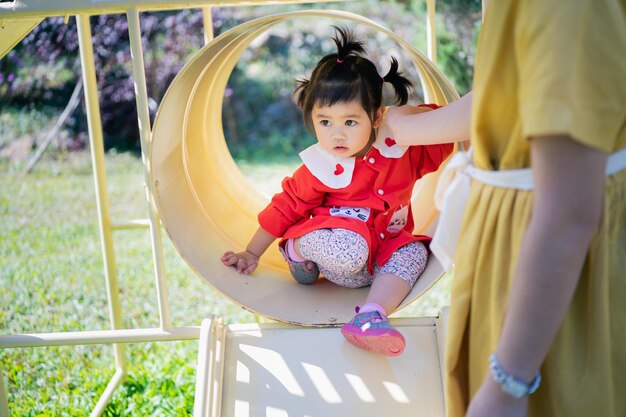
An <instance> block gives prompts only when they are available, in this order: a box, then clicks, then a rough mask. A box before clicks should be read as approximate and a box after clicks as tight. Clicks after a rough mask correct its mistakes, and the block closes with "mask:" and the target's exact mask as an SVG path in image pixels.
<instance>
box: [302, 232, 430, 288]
mask: <svg viewBox="0 0 626 417" xmlns="http://www.w3.org/2000/svg"><path fill="white" fill-rule="evenodd" d="M300 253H301V254H302V256H303V257H304V258H305V259H307V260H310V261H313V262H315V263H316V264H317V266H318V268H319V270H320V272H321V274H322V275H324V277H325V278H326V279H327V280H329V281H331V282H334V283H335V284H337V285H341V286H342V287H348V288H359V287H365V286H367V285H371V284H372V282H373V281H374V279H375V278H376V277H377V276H378V275H380V274H385V273H387V274H393V275H395V276H397V277H400V278H401V279H403V280H404V281H406V282H407V283H408V284H409V285H410V286H411V287H413V285H415V282H416V281H417V278H419V276H420V275H421V274H422V272H424V269H425V268H426V261H427V260H428V251H427V249H426V246H424V244H423V243H422V242H411V243H409V244H407V245H404V246H402V247H400V248H399V249H398V250H396V251H395V252H394V253H393V255H391V258H390V259H389V261H387V263H386V264H385V265H383V266H382V267H381V266H379V265H378V264H376V263H375V264H374V274H373V275H372V274H370V273H369V271H368V269H367V259H368V257H369V248H368V246H367V242H366V241H365V239H364V238H363V236H361V235H360V234H358V233H356V232H353V231H350V230H346V229H320V230H315V231H313V232H311V233H308V234H306V235H304V236H302V237H301V238H300Z"/></svg>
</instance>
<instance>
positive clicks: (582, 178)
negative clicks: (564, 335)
mask: <svg viewBox="0 0 626 417" xmlns="http://www.w3.org/2000/svg"><path fill="white" fill-rule="evenodd" d="M531 141H532V142H531V152H532V153H531V158H532V168H533V176H534V182H535V192H534V205H533V212H532V217H531V220H530V222H529V225H528V228H527V230H526V235H525V237H524V241H523V242H522V246H521V250H520V255H519V260H518V262H517V266H516V270H515V276H514V281H513V286H512V288H511V294H510V299H509V307H508V312H507V315H506V318H505V321H504V326H503V329H502V334H501V337H500V341H499V344H498V347H497V351H496V356H497V357H498V360H499V361H500V363H501V365H502V367H503V368H504V369H505V370H506V371H507V372H509V373H511V374H513V375H515V376H517V377H518V378H519V379H521V380H523V381H526V382H530V381H531V380H532V379H533V378H534V376H535V373H536V372H537V370H538V369H539V367H540V366H541V364H542V362H543V361H544V359H545V357H546V355H547V353H548V350H549V348H550V346H551V344H552V342H553V340H554V337H555V335H556V333H557V331H558V329H559V327H560V325H561V323H562V321H563V318H564V316H565V313H566V311H567V309H568V307H569V305H570V302H571V300H572V297H573V294H574V292H575V290H576V286H577V284H578V280H579V277H580V274H581V270H582V267H583V263H584V261H585V258H586V256H587V252H588V250H589V245H590V242H591V239H592V236H593V233H594V231H595V229H596V227H597V225H598V222H599V220H600V217H601V213H602V207H603V196H604V180H605V174H604V171H605V166H606V160H607V155H606V154H604V153H602V152H600V151H597V150H594V149H591V148H589V147H586V146H583V145H581V144H580V143H578V142H575V141H574V140H572V139H571V138H570V137H568V136H545V137H536V138H533V139H531ZM526 402H527V400H526V399H525V398H522V399H515V398H513V397H511V396H509V395H508V394H505V393H504V392H502V391H501V389H500V386H499V385H497V384H495V383H494V382H493V381H492V378H491V375H488V376H487V379H486V381H485V383H483V385H482V386H481V388H480V390H479V392H478V393H477V395H476V396H475V397H474V400H473V401H472V404H471V405H470V410H469V412H468V416H481V417H488V416H502V415H507V416H509V415H511V416H518V415H519V416H525V415H526V408H525V407H526ZM505 410H507V411H505ZM514 410H517V412H515V411H514ZM506 412H508V413H510V414H504V413H506Z"/></svg>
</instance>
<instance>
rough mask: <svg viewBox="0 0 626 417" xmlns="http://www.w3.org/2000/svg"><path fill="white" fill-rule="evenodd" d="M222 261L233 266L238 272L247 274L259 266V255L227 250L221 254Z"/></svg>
mask: <svg viewBox="0 0 626 417" xmlns="http://www.w3.org/2000/svg"><path fill="white" fill-rule="evenodd" d="M222 263H223V264H224V265H226V266H232V267H234V268H235V269H236V270H237V272H239V273H240V274H244V275H249V274H251V273H252V272H254V270H255V269H256V268H257V266H259V257H258V256H256V255H255V254H253V253H251V252H248V251H243V252H238V253H235V252H233V251H228V252H226V253H224V255H222Z"/></svg>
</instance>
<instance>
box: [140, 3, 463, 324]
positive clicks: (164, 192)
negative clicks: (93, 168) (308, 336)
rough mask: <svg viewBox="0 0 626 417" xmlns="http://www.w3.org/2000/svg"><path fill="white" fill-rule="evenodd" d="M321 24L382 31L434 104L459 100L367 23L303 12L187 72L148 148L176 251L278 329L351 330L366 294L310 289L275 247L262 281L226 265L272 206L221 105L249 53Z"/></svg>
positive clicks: (219, 43)
mask: <svg viewBox="0 0 626 417" xmlns="http://www.w3.org/2000/svg"><path fill="white" fill-rule="evenodd" d="M302 17H315V18H316V19H320V18H326V19H334V20H335V22H332V21H329V22H328V24H329V25H330V24H333V23H334V24H336V20H347V21H350V22H352V23H356V24H360V25H366V26H370V27H373V28H374V29H376V30H378V31H381V32H382V33H384V34H386V35H387V36H390V37H391V38H392V39H394V40H395V41H397V42H398V43H399V44H400V45H401V46H402V47H404V49H405V50H406V52H407V53H408V54H409V55H410V56H411V58H412V59H413V62H414V64H415V65H416V66H417V68H418V71H419V73H420V76H421V82H422V86H423V88H424V91H425V95H426V100H427V101H429V102H435V103H439V104H446V103H447V102H449V101H452V100H454V99H455V98H457V97H458V95H457V93H456V91H455V90H454V89H453V88H452V87H451V85H450V84H449V82H448V81H447V80H446V79H445V77H444V76H443V75H442V74H441V73H440V72H439V71H438V69H437V68H436V67H435V66H434V65H433V64H432V63H431V62H430V61H429V60H428V59H427V58H426V57H424V56H423V55H422V54H421V53H420V52H419V51H417V50H415V49H414V48H413V47H412V46H411V45H410V44H407V43H406V42H404V41H403V40H401V39H399V38H397V37H396V36H395V35H394V34H393V33H391V32H389V31H388V30H387V29H385V28H383V27H381V26H379V25H378V24H376V23H374V22H372V21H370V20H369V19H366V18H364V17H362V16H358V15H354V14H350V13H346V12H338V11H328V10H327V11H322V10H320V11H311V10H308V11H301V12H292V13H285V14H280V15H274V16H268V17H264V18H260V19H257V20H254V21H250V22H247V23H244V24H242V25H240V26H238V27H235V28H233V29H231V30H229V31H228V32H225V33H224V34H222V35H221V36H219V37H218V38H216V39H215V40H213V41H212V42H211V43H209V44H208V45H206V46H205V47H204V48H203V49H201V50H200V51H199V52H198V53H197V54H196V55H195V56H194V57H192V59H191V60H190V61H189V62H188V63H187V64H186V65H185V66H184V67H183V69H182V70H181V71H180V73H179V74H178V76H177V77H176V79H175V80H174V81H173V82H172V84H171V85H170V87H169V89H168V91H167V93H166V95H165V97H164V98H163V101H162V103H161V105H160V108H159V111H158V114H157V116H156V120H155V123H154V129H153V134H152V139H151V143H150V155H149V163H148V164H149V171H150V177H151V181H152V189H153V190H154V194H155V200H156V205H157V209H158V211H159V214H160V216H161V220H162V222H163V225H164V227H165V229H166V230H167V232H168V234H169V235H170V237H171V239H172V241H173V242H174V245H175V246H176V247H177V249H178V250H179V252H180V253H181V255H182V256H183V258H184V259H185V260H186V261H187V263H188V264H189V265H190V266H191V268H192V269H194V270H195V271H196V272H197V273H198V275H200V276H201V277H203V278H204V279H206V280H207V281H208V282H209V283H210V284H211V285H213V286H214V287H215V288H216V289H218V290H219V291H220V292H221V293H222V294H223V295H224V296H225V297H227V298H229V299H230V300H232V301H234V302H236V303H238V304H239V305H241V306H242V307H244V308H246V309H248V310H251V311H253V312H255V313H258V314H261V315H263V316H266V317H269V318H272V319H276V320H279V321H283V322H287V323H295V324H303V325H309V326H324V325H333V324H338V323H343V322H346V321H348V320H349V319H350V318H351V317H352V315H353V314H354V306H356V305H360V304H362V302H363V301H364V299H365V296H366V294H367V291H368V289H367V288H363V289H357V290H355V289H348V288H342V287H339V286H337V285H334V284H332V283H329V282H327V281H325V280H318V282H316V283H315V284H314V285H311V286H303V285H300V284H297V283H296V282H295V281H294V280H293V279H291V278H290V276H289V272H288V269H287V267H286V264H285V262H284V261H283V259H282V257H281V255H280V254H279V252H278V250H277V249H276V245H274V246H273V247H272V248H271V249H270V250H269V251H268V253H267V254H266V255H265V256H264V257H263V258H262V263H261V265H260V267H259V268H258V269H257V271H256V272H255V274H254V275H251V276H245V275H239V274H237V273H236V272H235V271H234V269H232V268H227V267H224V266H223V265H222V264H221V262H220V260H219V258H220V255H221V254H222V253H223V252H224V251H226V250H229V249H236V248H244V247H245V245H246V243H247V241H248V239H249V238H250V237H251V236H252V234H253V233H254V231H255V230H256V228H257V220H256V215H257V213H258V212H259V211H260V210H261V209H262V208H263V207H264V206H265V205H266V204H267V197H266V196H263V195H262V194H260V193H259V192H258V191H257V190H255V188H254V185H253V184H252V183H250V181H248V180H247V179H246V178H245V177H244V176H243V175H242V174H241V172H240V171H239V169H238V167H237V165H236V163H235V161H234V160H233V158H232V156H231V155H230V152H229V150H228V147H227V145H226V141H225V138H224V132H223V127H222V113H221V109H222V101H223V97H224V91H225V88H226V83H227V81H228V78H229V76H230V74H231V72H232V70H233V68H234V66H235V64H236V63H237V60H238V59H239V57H240V56H241V54H242V53H243V51H244V50H245V49H246V48H247V47H248V45H249V44H250V43H251V42H252V41H253V40H254V39H255V38H256V37H257V36H259V35H260V34H261V33H262V32H264V31H265V30H267V29H268V28H269V27H271V26H272V25H275V24H277V23H279V22H281V21H283V20H285V19H290V18H302ZM436 180H437V174H431V175H430V176H428V178H425V179H423V180H421V181H420V184H419V185H418V186H417V187H416V189H415V193H414V198H413V204H414V215H415V213H418V214H419V216H418V217H415V220H416V229H415V230H416V232H417V233H428V231H431V230H432V228H433V226H434V222H435V221H436V218H437V211H436V209H435V208H434V205H433V194H434V186H435V182H436ZM442 273H443V270H442V268H441V266H440V265H439V264H438V263H437V262H436V260H435V259H434V258H432V257H431V261H430V262H429V264H428V266H427V269H426V272H425V273H424V275H423V276H422V277H421V278H420V279H419V280H418V282H417V285H416V286H415V288H414V289H413V291H412V292H411V294H409V296H408V297H407V298H406V300H405V301H404V302H403V304H402V306H405V305H407V304H409V303H410V302H412V301H414V300H415V299H417V298H418V297H419V296H420V295H422V294H424V293H425V292H426V291H427V290H428V289H429V288H430V287H431V286H432V285H433V284H434V283H435V282H436V281H437V280H438V279H439V278H440V277H441V275H442Z"/></svg>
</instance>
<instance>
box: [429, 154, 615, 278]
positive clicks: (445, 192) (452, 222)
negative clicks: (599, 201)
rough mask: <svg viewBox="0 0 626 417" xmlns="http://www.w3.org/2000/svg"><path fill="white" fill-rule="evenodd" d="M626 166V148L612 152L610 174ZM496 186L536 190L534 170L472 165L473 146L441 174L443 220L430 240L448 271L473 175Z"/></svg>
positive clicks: (438, 201) (437, 202) (439, 196)
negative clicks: (501, 169) (492, 168)
mask: <svg viewBox="0 0 626 417" xmlns="http://www.w3.org/2000/svg"><path fill="white" fill-rule="evenodd" d="M625 168H626V148H624V149H621V150H620V151H617V152H615V153H613V154H611V155H609V158H608V161H607V166H606V175H607V176H609V175H613V174H615V173H616V172H619V171H621V170H623V169H625ZM472 178H473V179H474V180H476V181H480V182H482V183H484V184H488V185H492V186H494V187H503V188H513V189H516V190H532V189H533V188H534V184H533V177H532V170H531V169H530V168H526V169H512V170H504V171H490V170H483V169H478V168H476V167H475V166H473V165H472V155H471V149H470V150H469V151H467V152H457V153H456V154H455V155H454V156H453V157H452V158H451V159H450V161H449V162H448V164H447V165H446V167H445V168H444V170H443V172H442V173H441V175H440V176H439V181H438V182H437V188H436V190H435V206H436V207H437V209H438V210H440V211H441V213H439V222H438V223H437V228H436V229H435V233H434V234H433V240H432V242H431V243H430V250H431V251H432V252H433V254H434V255H435V256H436V257H437V259H438V260H439V262H440V263H441V265H442V266H443V267H444V269H445V270H446V271H449V270H450V269H451V268H452V263H453V262H454V252H455V250H456V245H457V240H458V237H459V231H460V230H461V221H462V220H463V213H464V211H465V205H466V203H467V198H468V196H469V190H470V182H471V179H472Z"/></svg>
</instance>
